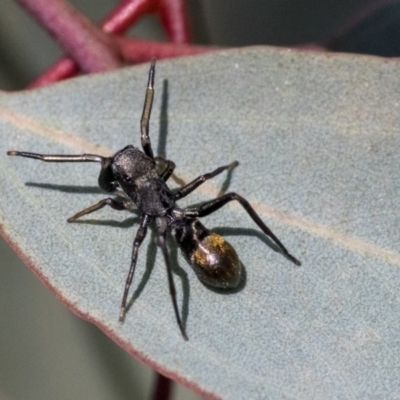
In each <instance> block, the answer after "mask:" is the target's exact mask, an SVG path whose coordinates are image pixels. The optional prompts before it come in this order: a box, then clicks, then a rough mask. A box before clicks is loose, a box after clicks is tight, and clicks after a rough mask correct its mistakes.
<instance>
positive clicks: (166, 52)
mask: <svg viewBox="0 0 400 400" xmlns="http://www.w3.org/2000/svg"><path fill="white" fill-rule="evenodd" d="M114 40H115V43H116V45H117V47H118V49H119V52H120V54H121V56H122V58H123V60H124V61H126V62H129V63H141V62H146V61H149V60H150V59H151V58H152V57H155V58H157V59H159V60H161V59H163V58H173V57H182V56H191V55H196V54H203V53H208V52H210V51H215V50H218V48H217V47H206V46H193V45H188V44H175V43H160V42H150V41H147V40H138V39H131V38H126V37H123V36H115V37H114Z"/></svg>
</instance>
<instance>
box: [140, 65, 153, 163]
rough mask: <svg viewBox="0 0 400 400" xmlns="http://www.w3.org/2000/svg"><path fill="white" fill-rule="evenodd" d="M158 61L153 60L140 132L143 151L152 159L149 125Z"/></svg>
mask: <svg viewBox="0 0 400 400" xmlns="http://www.w3.org/2000/svg"><path fill="white" fill-rule="evenodd" d="M155 65H156V59H155V58H153V59H152V60H151V66H150V71H149V80H148V83H147V90H146V97H145V99H144V106H143V113H142V118H141V120H140V131H141V142H142V147H143V151H144V152H145V154H146V155H147V156H149V157H150V158H154V156H153V149H152V148H151V142H150V136H149V123H150V114H151V108H152V105H153V97H154V74H155Z"/></svg>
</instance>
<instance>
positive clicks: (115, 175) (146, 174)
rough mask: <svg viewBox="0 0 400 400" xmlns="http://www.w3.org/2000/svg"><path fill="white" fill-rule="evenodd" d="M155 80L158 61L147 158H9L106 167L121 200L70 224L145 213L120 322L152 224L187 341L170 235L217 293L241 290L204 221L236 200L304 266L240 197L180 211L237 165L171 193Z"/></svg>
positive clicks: (226, 253)
mask: <svg viewBox="0 0 400 400" xmlns="http://www.w3.org/2000/svg"><path fill="white" fill-rule="evenodd" d="M154 74H155V60H154V59H153V60H152V63H151V67H150V71H149V80H148V85H147V91H146V97H145V101H144V107H143V114H142V118H141V143H142V148H143V152H142V151H141V150H139V149H138V148H136V147H134V146H131V145H129V146H126V147H125V148H123V149H122V150H120V151H118V152H117V153H116V154H115V155H114V156H113V157H102V156H98V155H93V154H82V155H44V154H37V153H28V152H21V151H14V150H11V151H8V152H7V154H8V155H9V156H21V157H28V158H35V159H39V160H42V161H47V162H90V161H92V162H99V163H100V164H101V171H100V175H99V179H98V182H99V186H100V187H101V188H102V189H103V190H105V191H106V192H108V193H110V194H113V195H115V196H116V198H115V199H113V198H111V197H108V198H106V199H104V200H101V201H99V202H98V203H97V204H95V205H93V206H91V207H88V208H86V209H85V210H83V211H81V212H79V213H77V214H75V215H74V216H73V217H71V218H69V219H68V222H74V221H76V220H77V219H78V218H80V217H82V216H83V215H86V214H90V213H92V212H94V211H97V210H99V209H101V208H103V207H105V206H110V207H112V208H114V209H115V210H131V209H138V210H139V212H140V213H141V222H140V227H139V229H138V231H137V233H136V237H135V240H134V242H133V250H132V259H131V260H132V261H131V267H130V269H129V273H128V277H127V279H126V283H125V290H124V294H123V298H122V303H121V311H120V317H119V320H120V321H121V322H122V321H123V320H124V318H125V314H126V309H127V298H128V293H129V288H130V286H131V283H132V278H133V274H134V271H135V266H136V260H137V257H138V251H139V247H140V245H141V243H142V242H143V239H144V238H145V236H146V233H147V227H148V225H149V223H150V222H151V221H153V220H155V221H156V226H157V245H158V246H159V247H160V248H161V250H162V252H163V256H164V259H165V264H166V267H167V275H168V283H169V290H170V294H171V298H172V304H173V306H174V311H175V315H176V320H177V322H178V325H179V328H180V330H181V333H182V336H183V337H184V338H185V339H186V340H187V335H186V332H185V330H184V328H183V325H182V322H181V319H180V316H179V312H178V306H177V303H176V294H175V285H174V281H173V278H172V272H171V263H170V261H169V255H168V250H167V247H166V233H167V230H168V229H169V230H170V231H171V233H172V235H173V236H174V237H175V240H176V241H177V243H178V245H179V247H180V249H181V250H182V252H183V254H184V255H185V256H186V258H187V259H188V261H189V262H190V264H191V266H192V267H193V269H194V271H195V273H196V274H197V276H198V277H199V279H200V280H201V281H203V282H204V283H206V284H207V285H210V286H213V287H219V288H235V287H237V286H238V284H239V280H240V275H241V265H240V261H239V258H238V256H237V254H236V251H235V249H234V248H233V247H232V246H231V245H230V244H229V243H228V242H227V241H226V240H225V239H224V238H223V237H222V236H219V235H217V234H215V233H212V232H210V231H209V230H208V229H207V228H206V227H204V226H203V225H202V224H201V223H200V221H199V220H198V218H200V217H204V216H206V215H209V214H211V213H213V212H214V211H217V210H218V209H220V208H221V207H223V206H224V205H225V204H227V203H228V202H230V201H233V200H236V201H238V202H239V203H240V204H241V205H242V206H243V208H244V209H245V210H246V211H247V213H248V214H249V215H250V217H251V218H252V219H253V221H254V222H255V223H256V224H257V225H258V227H259V228H260V229H261V230H262V231H263V232H264V233H265V234H266V235H267V236H269V237H270V238H271V239H272V240H273V241H274V242H275V244H276V245H277V246H278V248H279V249H280V251H281V252H282V254H283V255H285V256H286V257H287V258H288V259H289V260H290V261H292V262H293V263H294V264H296V265H300V261H298V260H297V259H296V258H295V257H293V256H292V255H291V254H290V253H289V252H288V251H287V249H286V248H285V246H284V245H283V244H282V243H281V242H280V241H279V239H278V238H277V237H276V236H275V235H274V234H273V233H272V231H271V230H270V229H269V228H268V227H267V226H266V225H265V224H264V222H263V221H262V220H261V218H260V217H259V216H258V214H257V213H256V212H255V211H254V209H253V208H252V207H251V205H250V204H249V202H248V201H247V200H246V199H244V198H243V197H241V196H239V195H238V194H236V193H228V194H225V195H223V196H221V197H218V198H216V199H214V200H211V201H208V202H206V203H204V204H202V205H201V206H200V207H198V208H188V209H186V208H185V209H181V208H179V207H178V206H177V205H176V201H177V200H179V199H181V198H183V197H185V196H187V195H188V194H190V193H191V192H193V191H194V190H195V189H196V188H198V187H199V186H200V185H201V184H202V183H204V182H205V181H206V180H208V179H211V178H213V177H214V176H216V175H218V174H220V173H221V172H223V171H225V170H227V169H230V168H232V167H233V166H235V165H236V164H237V163H236V162H234V163H232V164H230V165H225V166H222V167H219V168H217V169H216V170H215V171H213V172H210V173H207V174H204V175H200V176H199V177H198V178H196V179H195V180H193V181H192V182H190V183H188V184H187V185H185V186H183V187H181V188H180V189H179V190H176V191H171V189H169V187H168V186H167V184H166V181H167V180H168V178H169V177H170V176H171V175H172V173H173V171H174V169H175V164H174V163H173V162H172V161H170V160H165V159H163V158H161V157H154V156H153V150H152V148H151V143H150V137H149V120H150V113H151V108H152V103H153V96H154V89H153V86H154ZM159 160H162V161H164V162H165V165H166V167H165V169H164V171H163V172H162V173H158V172H157V168H156V161H159Z"/></svg>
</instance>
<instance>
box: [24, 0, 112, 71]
mask: <svg viewBox="0 0 400 400" xmlns="http://www.w3.org/2000/svg"><path fill="white" fill-rule="evenodd" d="M18 1H19V3H20V4H21V5H22V6H24V7H25V8H26V9H27V10H28V11H29V12H30V13H31V14H32V15H33V16H34V17H35V18H36V19H37V20H38V21H39V22H40V23H41V25H43V26H44V27H45V28H46V29H47V30H48V31H49V33H50V34H51V35H53V36H54V37H55V38H56V40H57V41H58V42H59V43H60V44H61V45H62V47H63V48H64V49H65V51H66V52H67V53H68V54H69V55H70V56H71V57H72V58H73V59H74V60H75V61H76V63H77V64H78V65H79V67H80V68H81V69H82V70H83V71H85V72H101V71H109V70H112V69H116V68H118V67H119V66H120V62H119V59H118V57H117V55H116V54H115V53H114V51H113V48H112V46H111V43H110V41H109V38H108V36H107V35H105V34H104V33H103V32H102V31H100V30H99V29H97V28H96V27H95V26H94V25H93V24H92V23H91V22H90V21H89V20H88V19H87V18H86V17H84V16H83V15H82V14H80V13H79V12H78V11H77V10H75V9H74V8H73V7H72V6H71V5H70V4H69V3H67V2H66V1H65V0H51V1H48V0H18Z"/></svg>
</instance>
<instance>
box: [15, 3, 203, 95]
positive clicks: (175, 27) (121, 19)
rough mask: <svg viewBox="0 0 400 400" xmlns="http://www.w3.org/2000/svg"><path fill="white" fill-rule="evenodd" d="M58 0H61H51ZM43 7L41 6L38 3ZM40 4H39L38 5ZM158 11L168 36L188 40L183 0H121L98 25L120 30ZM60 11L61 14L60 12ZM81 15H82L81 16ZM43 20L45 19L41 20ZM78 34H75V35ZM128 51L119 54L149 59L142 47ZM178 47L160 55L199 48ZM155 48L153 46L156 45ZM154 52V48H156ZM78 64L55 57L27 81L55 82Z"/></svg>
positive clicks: (128, 58)
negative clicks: (37, 75) (47, 66)
mask: <svg viewBox="0 0 400 400" xmlns="http://www.w3.org/2000/svg"><path fill="white" fill-rule="evenodd" d="M19 1H20V2H21V3H22V4H24V5H25V3H35V2H36V1H37V2H38V3H41V2H43V1H44V2H46V1H48V0H19ZM52 1H58V2H60V1H61V0H52ZM42 7H43V6H42ZM38 8H40V7H38ZM155 12H160V15H161V18H162V21H163V24H164V27H165V29H166V31H167V33H168V36H169V37H170V39H171V40H172V41H174V42H177V43H188V42H189V41H190V34H189V26H188V22H187V21H188V19H187V13H186V10H185V7H184V0H124V1H122V3H121V4H120V5H119V6H118V7H117V8H116V9H115V10H114V11H113V12H112V13H111V14H110V15H109V16H108V17H107V18H106V19H105V21H104V22H103V24H102V28H103V30H104V31H105V32H109V33H116V34H122V33H124V32H125V31H126V30H127V29H129V28H130V27H131V26H132V25H133V24H134V23H135V22H137V21H138V20H139V19H140V18H141V17H143V16H144V15H146V14H149V13H155ZM60 15H62V14H60ZM81 18H84V17H81ZM43 23H44V24H46V21H43ZM77 36H78V37H79V35H77ZM129 48H130V50H129V51H124V53H123V54H122V57H123V58H124V59H125V60H129V61H137V62H143V61H146V60H149V59H150V58H151V57H152V55H151V54H150V53H148V55H147V57H145V53H144V48H143V47H142V46H139V47H138V51H139V50H140V54H139V55H138V56H137V57H133V55H132V51H133V49H132V47H131V46H129ZM180 49H181V51H182V54H179V51H178V50H177V51H175V52H173V51H172V49H169V50H168V51H166V52H165V54H172V53H174V54H175V55H169V56H167V55H166V56H164V57H160V58H166V57H173V56H175V57H176V56H179V55H186V54H198V53H199V52H203V51H201V50H199V49H194V50H193V51H192V52H188V49H187V48H180ZM156 50H157V49H156ZM156 53H157V54H158V50H157V51H156ZM79 70H80V68H79V66H78V65H77V64H76V63H75V62H74V61H73V60H71V59H68V58H65V59H62V60H61V61H59V62H58V63H57V64H56V65H55V66H53V67H52V68H51V69H49V70H48V71H47V72H46V73H45V74H43V75H42V76H41V77H40V78H39V79H37V80H36V81H35V82H33V83H32V84H31V85H30V88H34V87H40V86H44V85H47V84H50V83H53V82H57V81H60V80H63V79H66V78H69V77H72V76H74V75H76V74H77V73H78V72H79Z"/></svg>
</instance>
